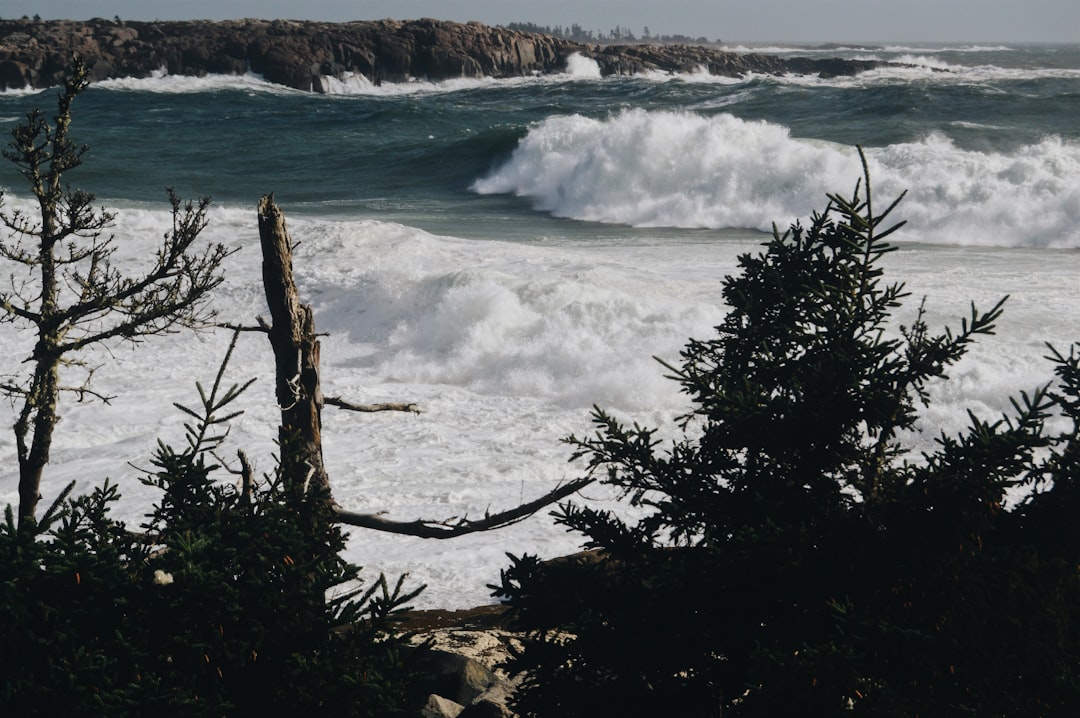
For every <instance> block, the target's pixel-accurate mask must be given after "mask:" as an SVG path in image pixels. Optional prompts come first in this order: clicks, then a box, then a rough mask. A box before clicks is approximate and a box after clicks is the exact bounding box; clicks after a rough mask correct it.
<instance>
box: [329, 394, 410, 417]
mask: <svg viewBox="0 0 1080 718" xmlns="http://www.w3.org/2000/svg"><path fill="white" fill-rule="evenodd" d="M323 404H329V405H330V406H336V407H337V408H339V409H345V410H347V411H358V412H361V413H375V412H378V411H406V412H409V413H412V414H419V413H420V407H418V406H417V405H416V404H415V403H412V402H388V403H381V404H353V403H352V402H351V401H345V400H344V399H342V398H341V397H340V396H327V397H324V398H323Z"/></svg>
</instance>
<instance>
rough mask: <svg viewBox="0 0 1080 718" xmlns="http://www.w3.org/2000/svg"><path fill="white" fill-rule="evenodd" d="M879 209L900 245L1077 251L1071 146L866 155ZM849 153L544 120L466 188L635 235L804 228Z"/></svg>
mask: <svg viewBox="0 0 1080 718" xmlns="http://www.w3.org/2000/svg"><path fill="white" fill-rule="evenodd" d="M867 154H868V155H869V160H870V169H871V176H872V178H873V180H874V182H875V185H876V186H877V188H878V190H879V198H890V199H891V198H892V197H894V196H896V195H898V194H899V193H901V192H903V191H904V190H909V195H908V199H907V200H906V201H905V203H904V205H903V208H904V209H903V214H904V215H905V216H906V217H907V219H908V222H909V224H910V225H911V230H912V231H910V232H909V233H908V236H909V237H910V238H911V239H915V240H920V241H926V242H940V243H946V244H979V245H994V246H1033V247H1080V143H1075V142H1068V141H1065V140H1062V139H1059V138H1056V137H1048V138H1046V139H1044V140H1043V141H1042V142H1040V143H1038V144H1035V145H1028V146H1024V147H1021V148H1019V149H1017V150H1016V151H1014V152H1011V153H1009V154H1000V153H984V152H975V151H970V150H964V149H961V148H958V147H956V146H955V145H954V144H953V143H952V142H951V141H950V140H949V139H947V138H945V137H943V136H940V135H936V134H933V135H930V136H928V137H927V138H925V139H924V140H921V141H919V142H912V143H905V144H898V145H892V146H888V147H883V148H868V150H867ZM860 174H861V171H860V169H859V166H858V158H857V156H856V153H855V151H854V149H852V148H849V147H844V146H841V145H836V144H833V143H828V142H821V141H816V140H807V139H801V138H795V137H792V136H791V135H790V133H789V131H788V130H787V128H785V127H783V126H781V125H777V124H773V123H769V122H764V121H755V122H751V121H746V120H742V119H738V118H736V117H734V116H732V115H729V114H717V115H712V116H705V115H699V114H694V113H689V112H662V111H654V112H649V111H644V110H639V109H633V110H626V111H623V112H621V113H619V114H617V115H614V116H612V117H610V118H607V119H604V120H597V119H592V118H587V117H582V116H580V115H571V116H563V117H553V118H550V119H547V120H545V121H543V122H541V123H540V124H538V125H536V126H535V127H533V128H532V129H531V130H530V131H529V133H528V134H527V135H526V136H525V137H524V138H523V139H522V140H521V141H520V143H519V145H518V147H517V149H516V150H515V151H514V153H513V154H512V156H511V157H510V159H509V160H508V161H507V162H506V163H505V164H503V165H502V166H501V167H499V168H497V169H495V170H494V171H493V172H491V173H490V174H489V175H487V176H486V177H483V178H481V179H479V180H477V181H476V182H475V183H474V185H473V189H474V190H475V191H477V192H479V193H482V194H495V193H512V194H515V195H518V196H522V197H528V198H530V199H532V201H533V203H534V204H535V206H536V208H537V209H540V210H543V211H547V212H550V213H552V214H553V215H555V216H558V217H571V218H575V219H582V220H589V221H596V222H609V223H616V224H628V225H633V226H638V227H659V226H664V227H710V228H724V227H732V228H737V227H754V228H758V229H761V230H768V229H769V228H770V227H771V226H772V224H773V222H776V223H778V224H780V225H781V226H786V225H787V224H788V223H789V222H790V221H792V220H794V219H796V218H799V217H805V216H807V215H808V214H809V212H810V211H811V210H813V209H814V208H816V207H818V206H819V204H820V202H821V196H822V193H823V188H842V187H845V186H849V185H852V183H853V180H852V178H854V177H858V176H859V175H860Z"/></svg>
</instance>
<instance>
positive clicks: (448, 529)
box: [334, 476, 595, 539]
mask: <svg viewBox="0 0 1080 718" xmlns="http://www.w3.org/2000/svg"><path fill="white" fill-rule="evenodd" d="M593 481H595V479H594V478H593V477H591V476H585V477H582V478H579V479H574V480H573V481H570V482H569V483H566V484H563V485H562V486H559V487H557V488H555V489H554V490H552V491H549V492H548V493H546V494H544V495H543V496H541V497H539V498H537V499H535V500H533V501H530V502H528V503H525V504H521V505H519V506H515V507H514V508H512V509H508V510H506V511H500V512H499V513H497V514H488V515H485V516H484V518H482V519H476V520H471V519H469V518H463V519H459V520H457V521H453V520H450V521H433V520H425V519H417V520H416V521H393V520H391V519H387V518H384V517H383V516H382V515H381V514H361V513H355V512H352V511H346V510H345V509H342V508H341V507H339V506H335V507H334V514H335V516H336V518H337V520H338V521H339V522H341V523H343V524H346V525H348V526H356V527H358V528H365V529H374V530H376V531H384V532H387V533H395V534H404V535H406V536H416V537H419V538H433V539H448V538H455V537H457V536H464V535H465V534H471V533H476V532H478V531H491V530H492V529H499V528H503V527H506V526H511V525H513V524H516V523H518V522H519V521H524V520H525V519H527V518H529V517H530V516H532V515H533V514H535V513H536V512H537V511H539V510H540V509H542V508H544V507H545V506H550V505H551V504H553V503H555V502H556V501H560V500H562V499H565V498H566V497H567V496H570V495H571V494H573V493H576V492H577V491H580V490H581V489H583V488H585V487H586V486H588V485H589V484H591V483H593Z"/></svg>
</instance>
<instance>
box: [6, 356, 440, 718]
mask: <svg viewBox="0 0 1080 718" xmlns="http://www.w3.org/2000/svg"><path fill="white" fill-rule="evenodd" d="M230 351H231V349H230ZM222 370H224V366H223V367H222ZM221 378H222V377H221V374H220V373H219V375H218V377H217V381H216V382H215V384H214V386H213V388H212V390H211V391H210V392H209V393H206V392H204V391H203V390H202V387H200V388H199V389H200V397H201V399H202V406H201V407H200V410H198V411H194V410H190V409H187V408H184V407H181V409H183V410H184V411H185V412H186V413H188V414H189V415H190V416H192V417H193V419H194V420H193V421H192V422H191V423H190V424H189V425H188V429H187V436H186V446H185V448H184V449H183V450H180V451H177V450H175V449H174V448H172V447H170V446H168V445H166V444H164V443H162V444H160V446H159V448H158V451H157V452H156V453H155V455H154V457H153V459H152V463H153V470H152V471H151V472H150V473H149V475H148V476H147V478H146V481H147V482H148V483H151V484H153V485H155V486H158V487H160V488H161V489H162V498H161V501H160V503H159V504H158V505H157V506H155V507H154V510H153V512H152V514H151V515H150V516H149V520H148V522H147V524H146V525H145V526H144V527H143V528H144V529H146V533H145V534H137V533H133V532H130V531H128V530H127V529H126V527H125V526H124V525H123V524H120V523H117V522H115V521H113V520H112V519H110V518H109V508H110V504H112V503H113V502H114V501H116V499H117V498H118V493H117V490H116V487H115V486H114V485H111V484H109V483H107V482H106V484H105V485H104V486H103V487H102V488H99V489H96V490H95V491H94V492H93V493H91V494H90V495H88V496H81V497H78V498H70V497H69V494H70V490H71V487H70V486H69V487H68V491H66V492H65V493H64V495H62V496H61V497H60V499H58V500H57V501H56V503H54V504H53V506H52V508H51V509H50V510H49V511H48V512H47V513H46V515H45V516H44V517H43V518H42V521H41V522H40V523H38V524H36V525H34V524H33V522H31V523H30V525H29V526H25V525H24V526H22V527H20V526H19V525H18V524H17V522H16V521H15V518H14V514H13V511H12V510H11V508H10V507H9V508H8V510H7V515H6V523H4V524H2V525H0V627H2V628H0V715H12V716H15V715H18V716H34V715H42V716H61V715H62V716H110V717H111V716H127V715H132V716H135V715H184V716H221V715H260V716H296V715H319V714H324V715H333V716H380V717H382V716H392V715H401V714H404V712H405V710H406V707H407V706H406V698H405V695H406V694H405V691H406V687H407V684H408V680H409V669H408V666H407V665H406V661H405V659H404V657H403V655H402V653H401V648H402V640H401V637H399V636H396V635H394V634H393V632H392V631H391V630H390V628H391V627H390V625H389V619H390V617H391V615H392V614H393V613H394V612H395V611H397V610H398V609H400V607H401V606H402V605H403V604H404V603H405V602H406V601H408V600H410V599H411V598H413V597H414V596H415V595H416V594H417V593H419V590H417V591H414V592H411V593H408V594H405V593H403V592H402V582H401V581H398V583H397V585H396V587H395V588H394V589H393V590H390V589H389V587H388V586H387V584H386V582H385V580H384V579H383V578H382V577H380V579H379V580H378V582H376V583H375V584H374V585H373V586H371V587H369V588H367V589H366V590H365V589H362V588H359V587H357V579H358V572H359V569H358V568H357V567H356V566H353V565H351V564H349V563H347V562H346V561H345V560H344V559H342V558H341V555H340V552H341V550H342V548H343V547H344V536H343V534H342V532H341V530H340V528H339V527H338V526H337V524H336V523H334V522H333V521H332V520H331V516H330V515H329V513H328V511H327V509H326V507H325V504H324V502H317V501H306V500H305V501H298V500H296V498H295V497H293V496H290V495H288V494H287V492H286V491H285V489H284V488H283V481H282V480H281V477H280V472H278V474H276V475H274V476H270V477H264V479H263V480H261V481H255V482H254V483H253V484H252V485H251V486H250V487H249V488H248V489H244V488H238V487H236V486H234V485H232V484H229V483H222V482H220V481H218V480H216V478H215V477H216V470H217V469H218V468H219V466H218V464H217V462H216V460H215V459H214V450H215V449H216V448H217V447H218V446H219V445H220V443H221V440H222V439H223V438H224V433H222V432H218V429H220V426H221V425H222V424H223V423H224V422H225V421H227V420H228V419H229V418H231V415H227V414H223V413H222V412H223V411H224V410H225V409H226V407H227V406H228V404H229V402H231V401H232V399H234V398H235V397H236V396H237V395H238V394H239V392H240V391H242V388H238V387H235V386H234V387H232V388H231V389H229V390H227V391H222V387H221ZM328 597H329V600H328Z"/></svg>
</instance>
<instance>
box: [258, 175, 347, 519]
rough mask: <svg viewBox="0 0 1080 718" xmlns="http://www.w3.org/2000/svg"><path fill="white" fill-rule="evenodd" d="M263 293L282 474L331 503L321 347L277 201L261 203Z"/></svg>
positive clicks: (295, 485) (299, 492) (298, 487)
mask: <svg viewBox="0 0 1080 718" xmlns="http://www.w3.org/2000/svg"><path fill="white" fill-rule="evenodd" d="M259 240H260V242H261V244H262V254H263V266H262V274H263V288H264V289H265V291H266V302H267V304H268V305H269V307H270V318H271V326H270V331H269V333H268V334H269V337H270V344H271V346H272V347H273V349H274V361H275V376H276V387H275V389H276V395H277V402H278V407H279V408H280V409H281V426H280V428H279V429H278V441H279V442H280V447H281V462H282V470H283V471H284V472H285V476H286V481H287V482H288V486H289V487H290V489H291V490H292V491H294V492H296V493H297V495H299V496H301V497H304V496H313V497H320V498H321V499H322V500H324V501H327V502H330V501H332V499H331V497H330V480H329V477H328V476H327V473H326V467H325V465H324V464H323V456H322V405H323V398H322V391H321V389H320V385H319V341H318V339H316V338H315V320H314V317H313V314H312V311H311V306H310V305H307V304H302V303H301V302H300V299H299V296H298V294H297V291H296V283H295V281H294V280H293V270H292V242H291V240H290V239H289V232H288V230H287V228H286V227H285V216H284V214H283V213H282V212H281V210H280V209H279V208H278V206H277V205H276V204H274V197H273V195H265V196H263V198H262V199H260V200H259Z"/></svg>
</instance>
